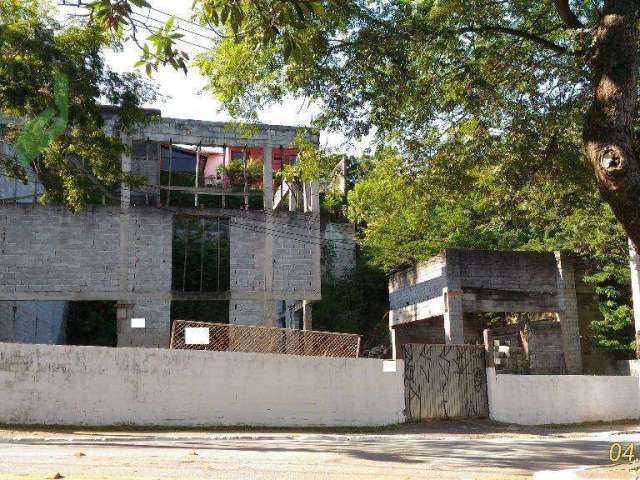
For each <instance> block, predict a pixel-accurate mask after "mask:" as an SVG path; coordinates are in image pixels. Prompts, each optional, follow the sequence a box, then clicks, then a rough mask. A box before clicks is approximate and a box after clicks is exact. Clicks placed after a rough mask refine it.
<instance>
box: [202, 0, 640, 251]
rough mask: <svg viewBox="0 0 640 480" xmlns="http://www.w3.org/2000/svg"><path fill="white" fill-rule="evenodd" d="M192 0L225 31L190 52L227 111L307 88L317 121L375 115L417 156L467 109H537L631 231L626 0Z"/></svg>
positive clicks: (363, 126) (505, 113)
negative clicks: (575, 150) (202, 50)
mask: <svg viewBox="0 0 640 480" xmlns="http://www.w3.org/2000/svg"><path fill="white" fill-rule="evenodd" d="M197 3H198V4H199V5H201V9H200V11H199V14H200V19H201V20H202V21H204V22H213V23H215V24H224V25H225V26H226V27H227V28H226V32H227V34H228V35H229V36H230V38H227V39H224V40H222V41H221V42H220V43H219V45H218V46H217V47H216V48H215V49H214V50H213V52H212V53H211V54H209V55H206V56H203V57H202V58H200V59H199V61H198V64H199V66H200V68H201V70H202V71H203V72H204V73H205V74H207V75H208V76H209V78H210V85H209V87H210V88H211V90H212V91H214V92H215V93H216V94H217V95H218V96H219V98H221V99H222V100H223V101H224V102H225V103H226V105H227V106H228V107H229V109H230V110H231V111H233V112H235V113H238V114H242V113H245V114H246V113H250V111H251V110H253V109H255V108H256V106H259V105H262V104H263V103H264V102H269V101H274V100H279V99H282V98H283V97H284V96H285V95H288V94H295V95H304V96H307V97H310V98H312V99H316V100H319V101H321V102H322V107H323V115H322V117H321V119H320V121H321V124H322V126H327V127H333V128H344V126H345V125H346V126H347V127H346V129H347V130H348V131H349V132H350V133H352V134H354V135H362V134H364V133H367V132H368V131H369V130H370V129H371V127H375V128H376V129H377V132H378V137H379V139H381V140H383V141H386V142H394V143H396V144H400V145H402V146H403V147H404V148H405V149H406V150H407V152H408V153H411V154H413V155H414V157H415V156H419V158H421V159H424V158H425V156H424V154H425V152H427V153H431V152H434V151H437V150H438V149H439V148H440V142H441V140H442V138H443V136H444V137H446V135H445V134H444V133H445V130H446V131H447V132H449V131H451V130H452V129H457V128H460V126H461V125H463V124H465V122H466V121H467V120H468V119H470V118H473V119H475V120H476V121H477V122H478V127H479V128H484V129H494V130H495V131H496V132H497V133H504V132H507V131H509V130H510V129H513V128H518V127H521V126H523V125H526V124H529V125H531V122H533V121H535V120H536V118H535V117H538V119H539V118H541V117H542V118H544V119H546V120H548V121H551V122H552V123H553V124H554V125H555V126H556V127H557V129H548V128H547V129H545V130H546V132H545V133H547V134H548V135H546V136H541V137H539V138H538V142H539V145H540V146H542V147H547V149H549V150H553V149H556V148H557V147H556V146H555V144H554V143H555V142H556V138H557V137H558V136H564V130H573V129H574V128H575V127H576V125H581V127H580V130H581V135H580V136H576V137H574V138H573V139H572V140H573V141H577V140H578V139H580V138H581V140H580V142H581V147H582V151H583V152H584V154H585V157H586V159H587V160H588V161H589V162H590V164H591V166H592V168H593V171H594V172H595V176H594V178H595V179H596V184H597V186H598V188H599V190H600V192H601V194H602V196H603V198H604V199H605V200H606V201H607V202H608V203H609V205H610V206H611V208H612V211H613V212H614V214H615V216H616V218H617V219H618V220H619V221H620V223H621V224H622V226H623V227H624V229H625V231H626V233H627V234H628V236H629V237H630V238H631V239H632V240H633V241H634V242H635V243H638V242H640V216H639V215H638V214H637V212H638V209H639V208H640V180H639V179H640V166H639V164H638V159H637V144H636V140H635V135H634V134H635V130H636V129H637V126H638V120H637V116H636V95H637V89H638V82H637V70H638V27H637V25H638V10H639V8H640V7H639V5H638V2H637V1H634V0H605V1H604V2H597V1H583V2H569V0H555V1H554V4H553V6H552V5H550V3H551V2H548V1H541V0H538V1H522V0H520V1H519V0H512V1H506V2H505V1H497V0H457V1H448V2H436V1H426V2H374V3H373V4H372V3H368V2H358V1H356V2H339V3H333V2H322V3H321V2H298V1H295V0H291V1H289V2H269V1H266V0H265V1H263V0H254V1H252V2H240V1H236V0H229V1H226V2H213V1H208V0H202V1H200V2H197ZM240 59H241V60H242V65H243V68H237V67H238V65H239V64H240V62H239V60H240ZM246 106H249V109H250V110H249V112H247V109H246V108H245V107H246ZM556 116H561V117H562V118H563V119H564V120H570V121H571V123H568V124H567V123H559V122H556V121H554V117H556ZM568 117H569V118H568ZM571 133H572V134H574V135H575V134H576V133H578V134H579V132H575V131H572V132H571ZM427 158H428V156H427ZM541 161H544V158H542V159H541ZM425 163H428V161H427V162H425Z"/></svg>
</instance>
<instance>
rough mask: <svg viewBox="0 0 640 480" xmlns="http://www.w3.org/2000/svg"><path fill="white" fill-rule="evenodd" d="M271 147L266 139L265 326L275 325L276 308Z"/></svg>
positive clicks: (264, 162)
mask: <svg viewBox="0 0 640 480" xmlns="http://www.w3.org/2000/svg"><path fill="white" fill-rule="evenodd" d="M272 158H273V149H272V146H271V139H268V140H267V141H266V142H265V144H264V147H263V167H262V184H263V185H262V186H263V202H264V211H265V212H266V213H267V214H266V215H265V218H264V221H265V233H264V263H263V267H264V299H263V301H262V315H263V317H262V324H263V325H264V326H265V327H275V326H276V322H277V318H276V308H275V304H274V301H273V298H272V292H273V235H272V232H273V230H274V228H273V216H272V215H271V214H270V213H271V211H272V210H273V171H272V164H271V162H272Z"/></svg>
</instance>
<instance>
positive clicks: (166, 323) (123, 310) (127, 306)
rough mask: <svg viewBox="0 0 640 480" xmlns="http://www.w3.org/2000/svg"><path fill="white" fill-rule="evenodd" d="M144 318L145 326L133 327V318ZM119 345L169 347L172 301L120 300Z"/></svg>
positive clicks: (118, 310)
mask: <svg viewBox="0 0 640 480" xmlns="http://www.w3.org/2000/svg"><path fill="white" fill-rule="evenodd" d="M133 318H136V319H144V327H143V328H133V327H132V322H131V320H132V319H133ZM117 322H118V323H117V333H118V347H148V348H169V339H170V336H171V331H170V329H171V302H170V301H169V300H160V299H153V300H137V301H136V302H135V303H127V302H119V303H118V309H117Z"/></svg>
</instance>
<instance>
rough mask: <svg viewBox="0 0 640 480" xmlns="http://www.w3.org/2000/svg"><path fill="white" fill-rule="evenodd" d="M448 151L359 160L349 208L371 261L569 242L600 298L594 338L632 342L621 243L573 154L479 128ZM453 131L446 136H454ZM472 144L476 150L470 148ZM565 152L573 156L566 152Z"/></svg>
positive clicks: (395, 263)
mask: <svg viewBox="0 0 640 480" xmlns="http://www.w3.org/2000/svg"><path fill="white" fill-rule="evenodd" d="M471 138H473V139H474V140H469V142H470V145H469V146H468V147H469V149H468V150H467V151H466V152H465V153H464V154H463V155H462V156H456V155H454V154H452V152H451V150H448V149H445V150H444V151H443V152H442V154H441V155H434V157H433V158H432V159H431V161H430V166H429V168H428V169H424V170H423V171H419V172H415V171H414V172H413V173H412V174H411V175H409V174H407V169H412V168H415V166H414V165H413V164H412V163H411V162H407V161H406V160H404V159H403V157H402V156H401V155H399V154H398V152H397V151H396V150H394V149H391V148H384V149H380V150H378V151H377V152H376V153H375V154H374V155H372V156H369V157H364V158H362V159H361V161H360V163H359V165H358V168H359V175H360V180H359V181H358V182H357V183H356V186H355V188H354V189H353V190H352V191H351V192H350V193H349V201H348V209H347V212H348V215H349V218H350V219H351V220H352V221H355V222H358V224H359V226H360V241H361V242H362V245H363V248H364V249H365V251H367V252H368V253H369V254H370V255H371V263H372V265H373V266H376V267H379V268H382V269H384V270H386V271H389V270H392V269H394V268H400V267H405V266H407V265H410V264H413V263H414V262H416V261H420V260H424V259H426V258H429V257H430V256H432V255H433V254H435V253H437V252H438V251H439V250H441V249H442V248H445V247H461V248H488V249H515V250H537V251H549V250H568V251H571V252H574V253H576V254H578V255H579V256H580V257H581V258H582V259H583V261H584V263H585V264H586V268H587V271H586V274H587V276H586V280H587V281H588V282H589V283H591V284H593V286H594V287H595V288H596V291H597V293H598V294H599V298H600V310H601V312H602V314H603V316H604V320H603V321H602V322H594V325H592V331H593V334H594V339H595V341H596V342H597V343H598V344H599V345H601V346H603V347H605V348H607V349H609V350H610V351H613V352H614V353H616V354H618V355H624V354H627V355H629V354H630V353H631V352H632V349H633V344H632V340H633V331H632V328H631V326H632V313H631V310H630V307H629V299H630V292H629V267H628V252H627V242H626V237H625V234H624V232H623V231H622V228H621V227H620V226H619V224H618V222H617V221H616V219H615V218H614V216H613V214H612V212H611V210H610V208H609V207H608V206H607V205H606V204H605V203H604V202H603V201H602V200H601V199H600V197H599V196H598V194H597V192H596V191H595V189H594V188H593V187H592V185H591V178H590V176H589V170H588V167H587V165H585V164H584V163H582V162H581V161H580V160H579V158H578V157H568V158H563V159H553V158H551V159H549V161H547V162H546V163H544V164H543V163H542V162H537V161H533V159H530V156H531V155H533V154H532V153H530V154H529V155H527V154H526V152H525V151H524V150H521V149H520V148H518V149H517V152H514V154H513V156H511V155H507V154H505V152H508V150H507V149H506V147H505V146H504V145H501V144H502V142H504V141H509V139H504V138H502V137H501V138H496V139H495V140H494V141H495V142H498V145H495V148H498V149H499V150H497V151H498V152H500V153H502V156H500V157H496V156H494V155H492V150H493V149H492V148H491V143H492V142H491V140H490V139H489V138H482V137H481V136H480V133H479V132H476V135H474V136H473V137H471ZM459 140H460V139H457V138H456V136H455V135H454V134H452V139H451V141H452V142H458V141H459ZM474 152H476V153H474ZM572 159H573V161H572Z"/></svg>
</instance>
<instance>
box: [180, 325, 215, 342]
mask: <svg viewBox="0 0 640 480" xmlns="http://www.w3.org/2000/svg"><path fill="white" fill-rule="evenodd" d="M184 343H186V344H187V345H209V328H208V327H187V328H185V329H184Z"/></svg>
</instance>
